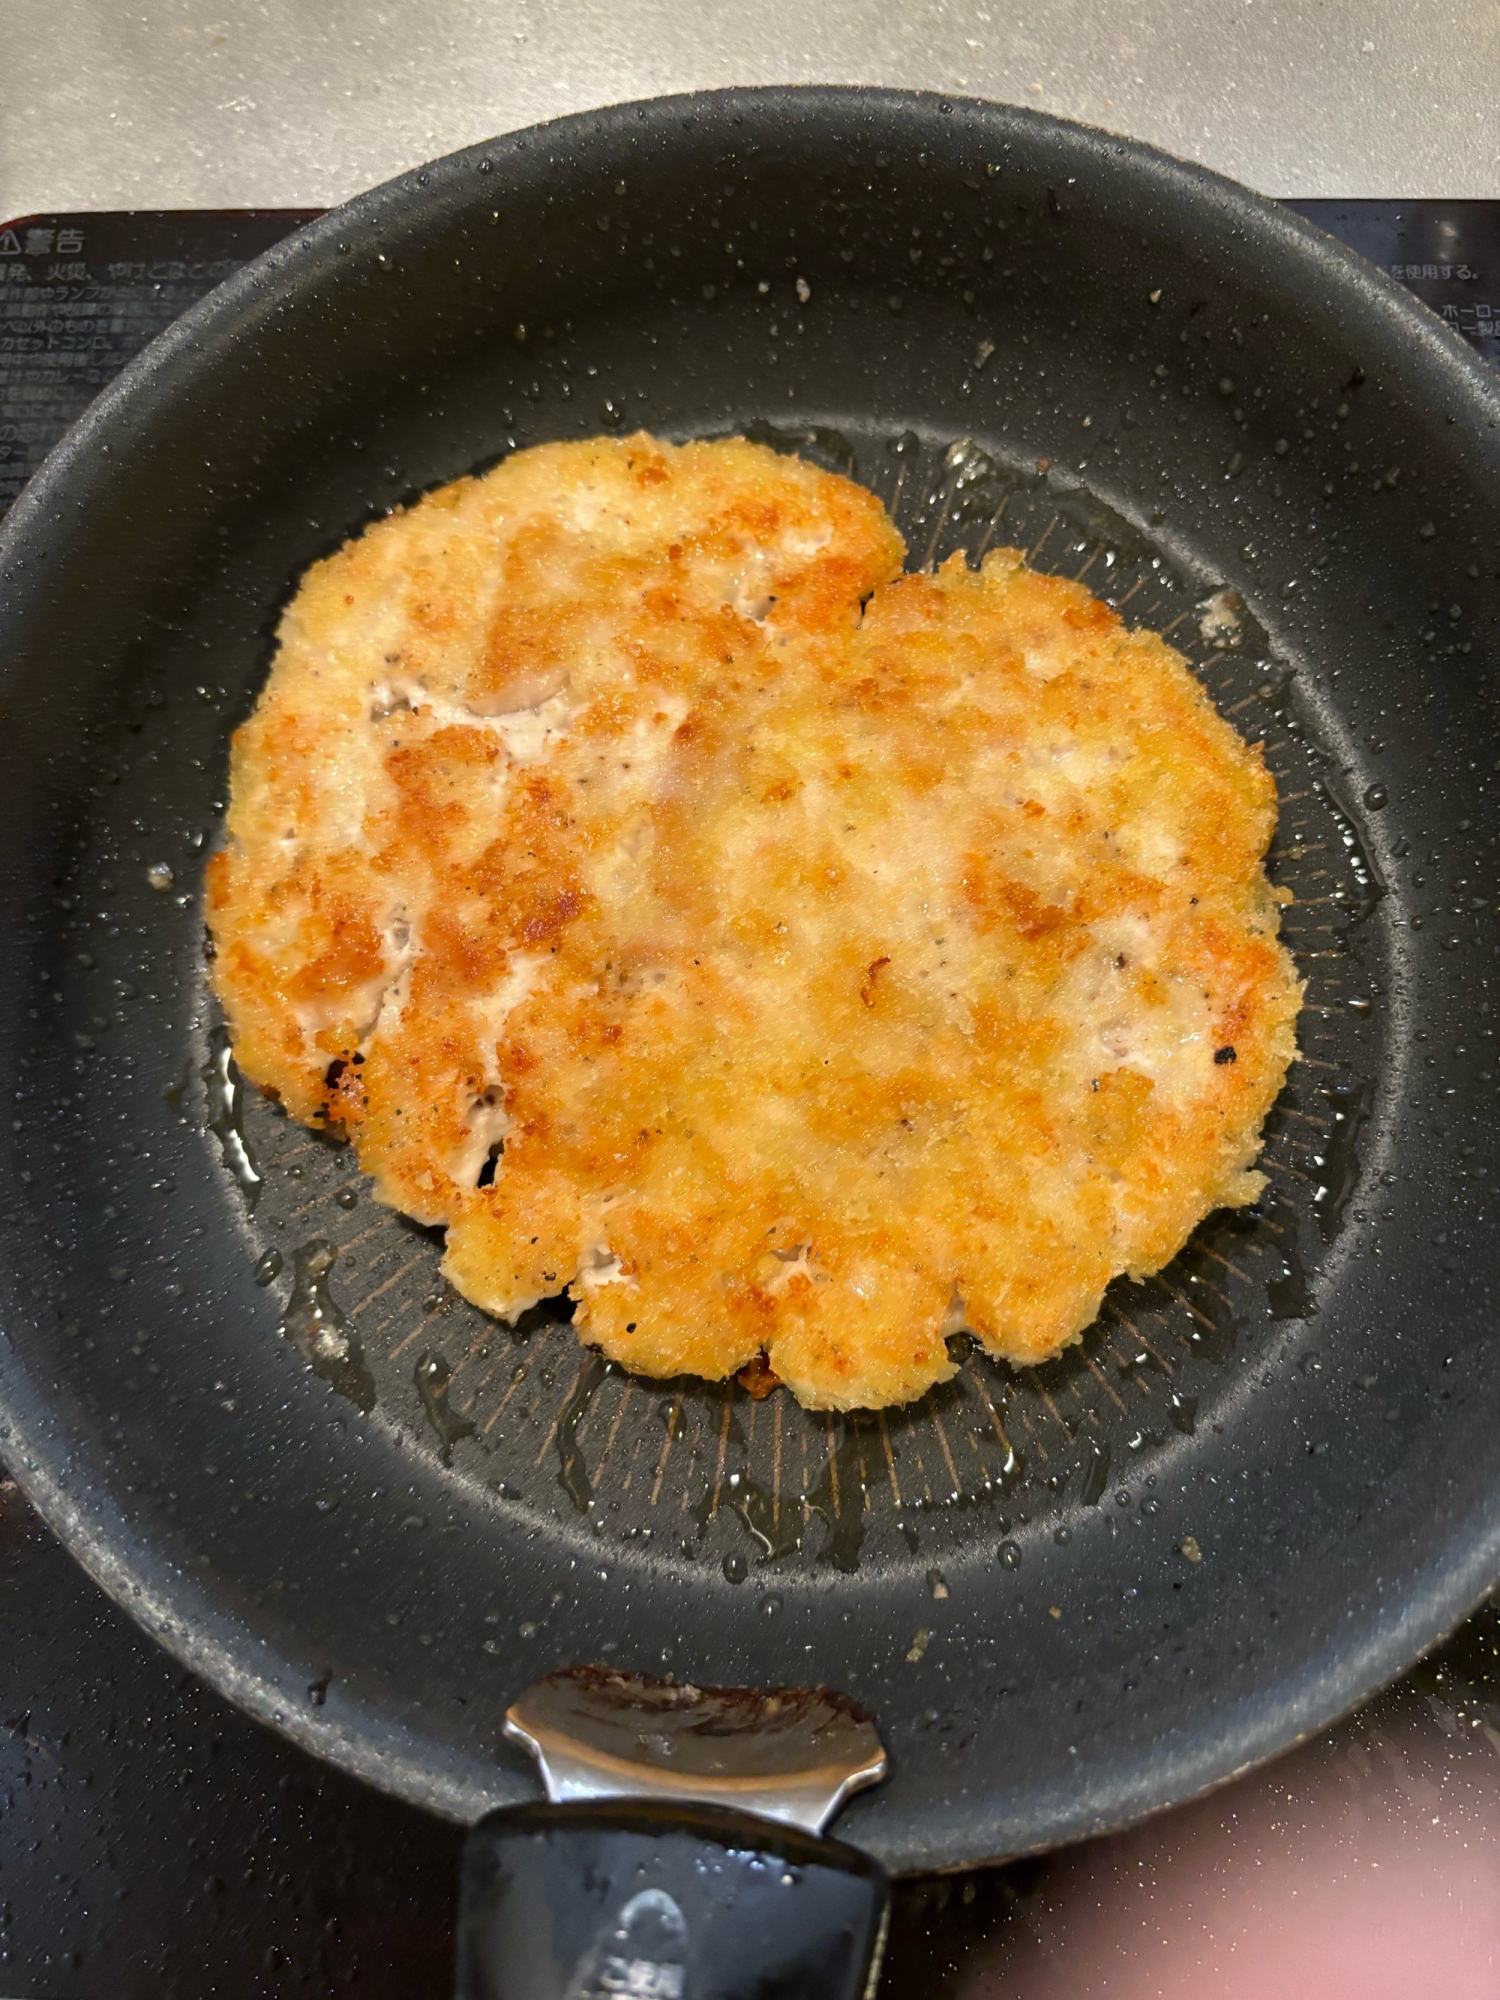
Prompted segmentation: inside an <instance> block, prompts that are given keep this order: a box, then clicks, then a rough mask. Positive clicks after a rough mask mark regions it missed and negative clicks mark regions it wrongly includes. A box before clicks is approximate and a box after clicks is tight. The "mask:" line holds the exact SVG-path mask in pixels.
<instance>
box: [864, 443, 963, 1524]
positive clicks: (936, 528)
mask: <svg viewBox="0 0 1500 2000" xmlns="http://www.w3.org/2000/svg"><path fill="white" fill-rule="evenodd" d="M961 476H962V468H961V467H957V466H955V468H954V470H953V473H952V476H951V477H950V478H949V480H948V483H947V485H946V486H944V488H943V505H942V508H941V510H940V512H939V514H938V517H937V520H936V521H935V522H934V523H933V529H932V533H931V535H930V536H929V537H928V540H927V553H926V555H924V556H923V558H922V567H923V569H924V570H928V571H932V570H935V569H936V568H937V545H938V537H939V536H940V535H941V534H942V532H943V530H944V528H946V527H947V525H948V515H949V513H950V511H951V509H952V506H953V496H954V494H955V493H956V492H957V491H958V482H959V479H960V477H961ZM835 1511H837V1510H835Z"/></svg>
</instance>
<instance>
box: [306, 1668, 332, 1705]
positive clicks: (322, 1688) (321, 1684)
mask: <svg viewBox="0 0 1500 2000" xmlns="http://www.w3.org/2000/svg"><path fill="white" fill-rule="evenodd" d="M332 1680H333V1668H332V1667H327V1668H325V1669H324V1672H323V1674H322V1676H321V1678H319V1679H318V1680H315V1681H313V1682H312V1683H311V1685H310V1686H309V1688H308V1690H307V1698H308V1700H309V1701H310V1702H311V1703H312V1705H313V1707H314V1708H321V1707H322V1706H323V1704H324V1702H325V1701H327V1699H328V1689H329V1686H330V1684H331V1682H332Z"/></svg>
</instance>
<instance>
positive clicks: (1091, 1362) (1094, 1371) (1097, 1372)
mask: <svg viewBox="0 0 1500 2000" xmlns="http://www.w3.org/2000/svg"><path fill="white" fill-rule="evenodd" d="M1085 1360H1086V1361H1087V1363H1088V1370H1089V1373H1090V1374H1091V1375H1092V1376H1093V1377H1094V1379H1095V1381H1096V1382H1097V1383H1098V1384H1099V1387H1100V1388H1101V1389H1102V1390H1103V1391H1104V1393H1105V1395H1106V1396H1108V1398H1109V1400H1110V1401H1111V1402H1112V1403H1113V1404H1114V1406H1115V1408H1116V1409H1117V1410H1123V1409H1124V1407H1125V1399H1124V1397H1123V1396H1118V1395H1116V1394H1115V1391H1114V1389H1113V1388H1112V1387H1111V1386H1110V1383H1109V1380H1108V1378H1107V1376H1106V1375H1105V1373H1104V1370H1103V1369H1102V1368H1101V1367H1100V1366H1099V1364H1098V1362H1097V1361H1095V1359H1094V1358H1093V1356H1092V1355H1087V1356H1085Z"/></svg>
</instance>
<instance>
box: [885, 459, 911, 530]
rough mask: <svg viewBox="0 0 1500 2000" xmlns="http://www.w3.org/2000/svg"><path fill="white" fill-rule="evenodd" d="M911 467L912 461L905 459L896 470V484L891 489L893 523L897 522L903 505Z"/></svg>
mask: <svg viewBox="0 0 1500 2000" xmlns="http://www.w3.org/2000/svg"><path fill="white" fill-rule="evenodd" d="M910 466H911V461H910V460H909V459H905V458H903V459H902V461H901V463H900V465H898V466H897V468H896V484H895V486H894V487H893V488H892V489H891V506H890V515H891V519H892V520H893V521H894V520H895V518H896V514H897V510H898V509H899V508H900V505H901V495H902V493H903V492H904V491H905V490H906V475H907V472H908V471H909V469H910Z"/></svg>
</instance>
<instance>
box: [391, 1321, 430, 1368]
mask: <svg viewBox="0 0 1500 2000" xmlns="http://www.w3.org/2000/svg"><path fill="white" fill-rule="evenodd" d="M426 1331H427V1322H426V1320H425V1319H424V1320H422V1321H421V1323H420V1324H419V1325H417V1326H415V1327H413V1328H412V1330H411V1332H410V1333H409V1334H407V1335H406V1337H405V1339H404V1340H398V1341H397V1342H396V1345H395V1346H394V1347H393V1348H392V1349H391V1351H390V1353H389V1354H388V1355H387V1356H386V1357H385V1358H386V1360H387V1361H399V1360H400V1358H401V1356H402V1355H403V1354H404V1353H405V1352H406V1350H407V1348H408V1347H410V1346H411V1344H412V1342H413V1341H414V1340H420V1339H421V1337H422V1335H423V1334H424V1333H425V1332H426Z"/></svg>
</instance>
